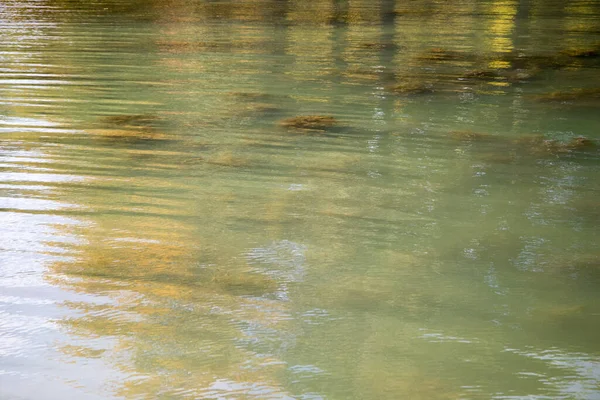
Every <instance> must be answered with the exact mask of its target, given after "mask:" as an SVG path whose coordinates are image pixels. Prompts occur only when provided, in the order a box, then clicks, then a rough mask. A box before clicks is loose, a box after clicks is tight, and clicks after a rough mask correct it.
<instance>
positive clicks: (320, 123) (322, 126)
mask: <svg viewBox="0 0 600 400" xmlns="http://www.w3.org/2000/svg"><path fill="white" fill-rule="evenodd" d="M279 125H280V126H282V127H285V128H292V129H296V130H299V131H326V130H329V129H331V128H334V127H335V126H337V125H338V121H337V120H336V119H335V118H334V117H332V116H329V115H300V116H297V117H291V118H286V119H283V120H281V121H279Z"/></svg>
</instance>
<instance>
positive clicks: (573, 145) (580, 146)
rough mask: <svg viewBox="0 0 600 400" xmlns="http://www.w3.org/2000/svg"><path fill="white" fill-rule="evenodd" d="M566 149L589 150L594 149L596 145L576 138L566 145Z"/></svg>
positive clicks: (591, 141) (580, 137)
mask: <svg viewBox="0 0 600 400" xmlns="http://www.w3.org/2000/svg"><path fill="white" fill-rule="evenodd" d="M567 147H569V148H570V149H572V150H589V149H593V148H595V147H596V143H595V142H594V141H593V140H591V139H588V138H585V137H583V136H578V137H576V138H573V139H571V141H570V142H569V143H567Z"/></svg>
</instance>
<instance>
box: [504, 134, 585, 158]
mask: <svg viewBox="0 0 600 400" xmlns="http://www.w3.org/2000/svg"><path fill="white" fill-rule="evenodd" d="M513 143H514V144H515V145H517V147H518V149H520V150H524V151H526V152H528V153H531V154H541V155H543V154H548V155H558V154H561V153H569V152H572V151H583V150H590V149H594V148H595V147H596V143H595V142H594V141H593V140H590V139H588V138H585V137H583V136H579V137H576V138H573V139H571V140H570V141H568V142H563V141H559V140H554V139H547V138H545V137H544V136H543V135H530V136H524V137H522V138H519V139H517V140H515V141H514V142H513Z"/></svg>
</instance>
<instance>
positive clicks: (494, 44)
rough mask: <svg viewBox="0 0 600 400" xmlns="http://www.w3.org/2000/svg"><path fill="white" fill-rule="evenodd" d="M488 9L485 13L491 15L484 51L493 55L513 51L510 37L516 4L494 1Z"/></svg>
mask: <svg viewBox="0 0 600 400" xmlns="http://www.w3.org/2000/svg"><path fill="white" fill-rule="evenodd" d="M488 7H489V9H486V10H485V12H487V13H489V14H491V20H490V22H489V27H488V29H487V31H488V32H489V35H490V36H489V37H487V36H486V39H487V40H486V43H485V47H486V49H489V50H490V51H492V52H494V53H509V52H512V51H513V50H514V45H513V41H512V35H513V32H514V30H515V23H516V21H515V17H516V15H517V7H518V2H516V1H513V0H496V1H492V2H490V3H489V6H488ZM486 8H487V7H486ZM490 67H491V66H490Z"/></svg>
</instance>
